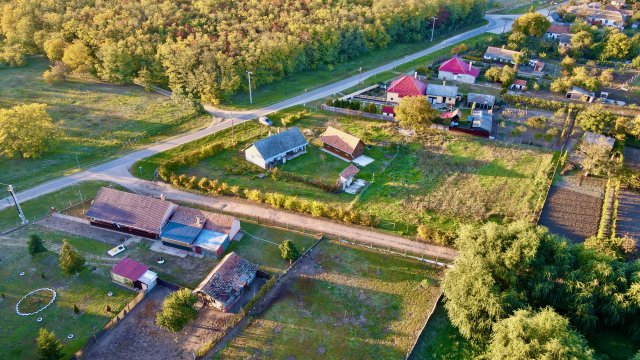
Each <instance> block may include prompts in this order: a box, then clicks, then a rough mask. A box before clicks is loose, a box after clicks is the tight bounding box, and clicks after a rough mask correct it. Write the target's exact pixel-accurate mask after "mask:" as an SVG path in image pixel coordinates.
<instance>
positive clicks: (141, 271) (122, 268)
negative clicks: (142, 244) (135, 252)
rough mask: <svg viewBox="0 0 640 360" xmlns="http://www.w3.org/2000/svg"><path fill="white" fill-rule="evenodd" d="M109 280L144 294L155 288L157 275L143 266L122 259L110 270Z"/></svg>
mask: <svg viewBox="0 0 640 360" xmlns="http://www.w3.org/2000/svg"><path fill="white" fill-rule="evenodd" d="M111 279H112V280H113V282H115V283H116V284H119V285H123V286H126V287H128V288H130V289H134V290H142V291H145V292H146V291H150V290H151V289H153V288H154V287H155V286H156V283H157V280H158V274H156V273H155V272H153V271H151V270H149V267H148V266H146V265H144V264H140V263H139V262H137V261H134V260H131V259H129V258H124V259H122V260H120V262H118V263H117V264H116V265H115V266H114V267H113V269H111Z"/></svg>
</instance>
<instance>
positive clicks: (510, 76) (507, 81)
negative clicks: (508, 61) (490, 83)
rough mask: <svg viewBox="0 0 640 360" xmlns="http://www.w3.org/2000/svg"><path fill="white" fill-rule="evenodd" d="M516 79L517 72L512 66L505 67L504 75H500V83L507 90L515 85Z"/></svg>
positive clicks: (503, 69)
mask: <svg viewBox="0 0 640 360" xmlns="http://www.w3.org/2000/svg"><path fill="white" fill-rule="evenodd" d="M515 78H516V71H515V70H514V68H512V67H511V66H508V65H505V66H504V67H503V68H502V73H501V74H500V83H501V84H502V87H504V88H506V87H508V86H509V85H511V84H512V83H513V80H514V79H515Z"/></svg>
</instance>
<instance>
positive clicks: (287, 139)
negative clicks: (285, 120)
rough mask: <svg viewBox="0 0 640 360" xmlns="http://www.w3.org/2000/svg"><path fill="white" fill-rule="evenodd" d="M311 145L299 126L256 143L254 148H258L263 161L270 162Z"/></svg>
mask: <svg viewBox="0 0 640 360" xmlns="http://www.w3.org/2000/svg"><path fill="white" fill-rule="evenodd" d="M307 144H309V143H308V142H307V139H305V138H304V135H302V133H301V132H300V129H298V127H297V126H294V127H292V128H290V129H287V130H285V131H283V132H280V133H277V134H275V135H271V136H269V137H266V138H264V139H262V140H259V141H256V142H255V143H253V145H252V146H255V147H256V150H258V153H260V155H261V156H262V158H263V159H265V160H269V159H271V158H273V157H275V156H278V155H280V154H284V153H286V152H288V151H291V150H293V149H296V148H299V147H301V146H304V145H307Z"/></svg>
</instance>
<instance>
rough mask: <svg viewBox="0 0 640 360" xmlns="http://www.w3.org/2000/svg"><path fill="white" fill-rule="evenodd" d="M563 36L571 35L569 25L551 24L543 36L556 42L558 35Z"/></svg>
mask: <svg viewBox="0 0 640 360" xmlns="http://www.w3.org/2000/svg"><path fill="white" fill-rule="evenodd" d="M564 34H571V28H570V27H569V25H567V24H558V23H553V24H551V26H549V28H548V29H547V32H546V33H545V34H544V36H545V37H546V38H547V39H554V40H557V39H558V37H559V36H560V35H564Z"/></svg>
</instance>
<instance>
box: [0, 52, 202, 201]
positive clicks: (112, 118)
mask: <svg viewBox="0 0 640 360" xmlns="http://www.w3.org/2000/svg"><path fill="white" fill-rule="evenodd" d="M47 68H48V61H47V60H46V59H42V58H37V59H30V60H29V62H28V64H27V65H26V66H24V67H18V68H0V108H7V107H11V106H15V105H20V104H28V103H44V104H47V105H49V107H48V111H49V114H50V115H51V117H52V118H53V120H54V122H56V123H57V124H59V125H60V129H61V135H59V136H56V138H55V139H54V140H53V141H52V144H51V149H50V150H49V151H48V152H46V153H44V154H42V156H41V157H40V158H38V159H13V160H6V159H1V160H0V168H1V169H2V170H3V171H1V172H0V182H4V183H10V184H13V185H14V186H15V187H16V188H17V189H18V190H22V189H25V188H28V187H32V186H35V185H37V184H39V183H42V182H45V181H47V180H51V179H53V178H56V177H60V176H63V175H65V174H69V173H73V172H75V171H77V170H78V169H77V167H78V164H79V165H80V167H82V168H86V167H87V166H89V165H90V164H94V163H96V162H98V161H101V160H105V159H108V158H111V157H114V156H116V155H117V154H119V153H122V152H124V151H130V150H133V149H135V148H136V147H138V146H140V145H142V144H147V143H151V142H154V141H157V140H159V139H161V138H163V137H167V136H170V135H174V134H178V133H183V132H186V131H189V130H192V129H195V128H198V127H202V126H204V125H206V124H207V123H208V122H209V121H210V117H209V116H201V115H197V114H196V113H195V112H194V111H193V110H191V109H189V108H187V107H186V106H182V105H177V104H175V103H174V102H173V101H171V100H170V99H168V98H166V97H163V96H161V95H158V94H155V93H147V92H145V91H144V90H143V89H142V88H141V87H138V86H116V85H109V84H104V83H100V82H97V81H94V80H90V79H83V78H72V79H70V80H69V81H67V82H66V83H64V84H62V85H55V86H53V85H48V84H46V83H45V82H44V81H43V80H42V73H43V72H44V70H46V69H47Z"/></svg>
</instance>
